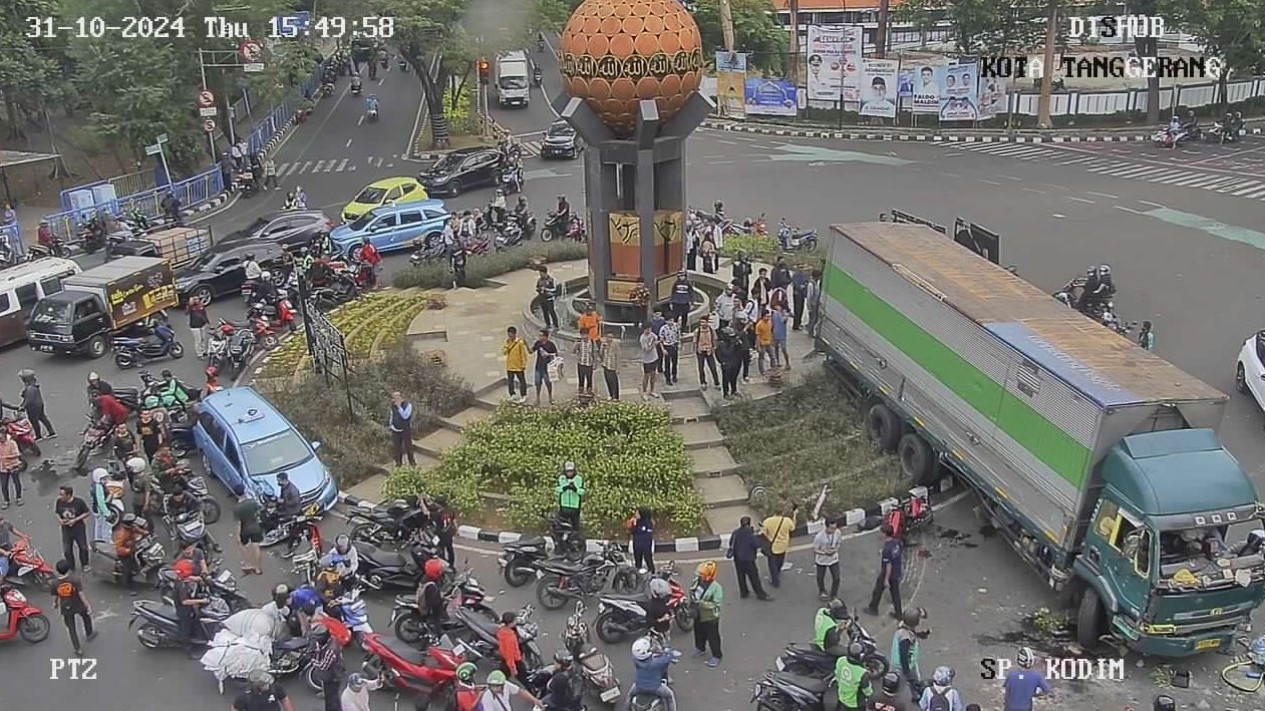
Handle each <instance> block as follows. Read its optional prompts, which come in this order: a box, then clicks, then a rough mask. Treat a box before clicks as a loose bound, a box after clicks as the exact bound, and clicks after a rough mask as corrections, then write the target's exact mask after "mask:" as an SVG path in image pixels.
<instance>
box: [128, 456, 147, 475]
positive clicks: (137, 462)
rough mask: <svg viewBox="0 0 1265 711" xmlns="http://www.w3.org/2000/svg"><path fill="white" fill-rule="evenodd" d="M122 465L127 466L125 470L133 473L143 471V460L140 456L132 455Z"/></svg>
mask: <svg viewBox="0 0 1265 711" xmlns="http://www.w3.org/2000/svg"><path fill="white" fill-rule="evenodd" d="M123 466H125V467H127V470H128V471H129V472H131V473H133V474H140V473H141V472H143V471H145V460H144V459H141V458H140V457H132V458H131V459H129V460H127V463H126V464H124V465H123Z"/></svg>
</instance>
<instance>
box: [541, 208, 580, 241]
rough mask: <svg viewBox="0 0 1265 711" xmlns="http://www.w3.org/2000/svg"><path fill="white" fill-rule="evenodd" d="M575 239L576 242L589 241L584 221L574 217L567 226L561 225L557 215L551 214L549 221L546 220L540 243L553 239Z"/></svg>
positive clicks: (576, 216)
mask: <svg viewBox="0 0 1265 711" xmlns="http://www.w3.org/2000/svg"><path fill="white" fill-rule="evenodd" d="M554 237H557V238H559V239H573V240H575V241H576V242H584V241H586V240H588V238H589V236H588V233H587V232H585V231H584V220H582V219H581V218H580V217H579V216H578V215H572V216H571V219H570V221H568V222H567V224H566V225H563V224H561V221H560V220H559V219H558V215H557V213H553V212H551V213H549V219H547V220H545V226H544V227H543V228H541V230H540V241H541V242H551V241H553V238H554Z"/></svg>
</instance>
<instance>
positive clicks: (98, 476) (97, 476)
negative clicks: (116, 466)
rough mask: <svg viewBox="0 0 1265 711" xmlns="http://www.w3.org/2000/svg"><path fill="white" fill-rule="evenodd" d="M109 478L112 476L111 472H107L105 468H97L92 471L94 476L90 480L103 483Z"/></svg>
mask: <svg viewBox="0 0 1265 711" xmlns="http://www.w3.org/2000/svg"><path fill="white" fill-rule="evenodd" d="M108 476H110V472H108V471H106V469H105V467H97V468H96V469H93V470H92V475H91V477H90V478H91V479H92V480H93V481H101V480H102V479H104V478H106V477H108Z"/></svg>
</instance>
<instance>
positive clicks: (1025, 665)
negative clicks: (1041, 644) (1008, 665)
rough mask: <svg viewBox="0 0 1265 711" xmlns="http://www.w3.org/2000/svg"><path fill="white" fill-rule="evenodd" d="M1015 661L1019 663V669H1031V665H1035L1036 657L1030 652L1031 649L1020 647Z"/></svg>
mask: <svg viewBox="0 0 1265 711" xmlns="http://www.w3.org/2000/svg"><path fill="white" fill-rule="evenodd" d="M1015 661H1016V662H1018V663H1019V668H1020V669H1031V668H1032V665H1033V664H1036V663H1037V655H1036V653H1035V652H1033V651H1032V647H1021V648H1020V649H1019V654H1016V655H1015Z"/></svg>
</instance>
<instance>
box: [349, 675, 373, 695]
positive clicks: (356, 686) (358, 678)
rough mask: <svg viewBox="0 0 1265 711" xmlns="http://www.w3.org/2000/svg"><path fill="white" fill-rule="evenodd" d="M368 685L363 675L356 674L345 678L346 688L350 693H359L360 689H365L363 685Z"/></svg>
mask: <svg viewBox="0 0 1265 711" xmlns="http://www.w3.org/2000/svg"><path fill="white" fill-rule="evenodd" d="M368 683H369V680H368V679H366V678H365V677H364V675H363V674H359V673H357V674H352V675H351V676H349V677H347V688H349V689H351V690H352V691H360V690H361V689H363V688H365V684H368Z"/></svg>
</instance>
